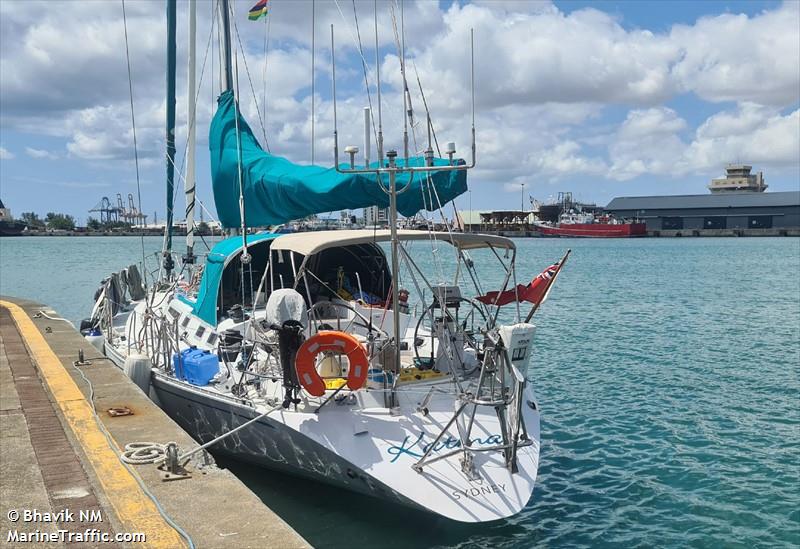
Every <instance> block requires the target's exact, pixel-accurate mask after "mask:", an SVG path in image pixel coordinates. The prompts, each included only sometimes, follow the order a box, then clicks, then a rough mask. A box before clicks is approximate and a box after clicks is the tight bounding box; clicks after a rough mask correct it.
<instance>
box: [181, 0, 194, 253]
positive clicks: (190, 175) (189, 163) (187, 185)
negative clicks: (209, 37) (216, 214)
mask: <svg viewBox="0 0 800 549" xmlns="http://www.w3.org/2000/svg"><path fill="white" fill-rule="evenodd" d="M196 23H197V3H196V0H189V74H188V78H187V82H188V89H187V95H188V96H189V97H188V99H189V113H188V116H187V117H186V120H187V123H188V124H189V135H188V144H187V146H186V179H185V180H184V185H183V190H184V194H185V195H186V257H184V258H183V260H184V262H185V263H194V229H195V227H194V193H195V175H194V167H195V166H194V164H195V160H194V153H195V129H196V125H197V124H196V116H197V105H196V101H195V65H196V61H195V57H196V52H195V49H196V40H195V35H196V31H197V28H196V27H197V24H196Z"/></svg>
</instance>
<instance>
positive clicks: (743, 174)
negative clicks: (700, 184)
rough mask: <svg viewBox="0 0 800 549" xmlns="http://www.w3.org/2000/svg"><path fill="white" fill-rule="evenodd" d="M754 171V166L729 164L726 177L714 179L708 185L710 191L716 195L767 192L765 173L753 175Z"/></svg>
mask: <svg viewBox="0 0 800 549" xmlns="http://www.w3.org/2000/svg"><path fill="white" fill-rule="evenodd" d="M752 169H753V166H747V165H745V164H728V166H727V167H726V168H725V171H726V172H727V174H726V176H725V177H720V178H718V179H712V180H711V183H709V185H708V190H710V191H711V192H712V193H714V194H716V193H732V192H750V193H763V192H764V191H765V190H767V184H766V183H764V173H763V172H758V173H757V174H756V175H751V174H750V170H752Z"/></svg>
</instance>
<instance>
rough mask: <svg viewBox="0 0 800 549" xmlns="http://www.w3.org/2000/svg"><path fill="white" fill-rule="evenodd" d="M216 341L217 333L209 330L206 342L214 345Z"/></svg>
mask: <svg viewBox="0 0 800 549" xmlns="http://www.w3.org/2000/svg"><path fill="white" fill-rule="evenodd" d="M216 342H217V334H216V333H215V332H211V333H210V334H209V335H208V344H209V345H214V344H215V343H216Z"/></svg>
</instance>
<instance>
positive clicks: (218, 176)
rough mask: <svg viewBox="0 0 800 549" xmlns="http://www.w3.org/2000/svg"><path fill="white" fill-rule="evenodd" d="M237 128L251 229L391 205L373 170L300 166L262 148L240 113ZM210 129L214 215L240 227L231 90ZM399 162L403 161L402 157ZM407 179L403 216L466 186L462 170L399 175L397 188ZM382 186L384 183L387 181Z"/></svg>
mask: <svg viewBox="0 0 800 549" xmlns="http://www.w3.org/2000/svg"><path fill="white" fill-rule="evenodd" d="M239 132H240V135H241V160H242V183H243V187H244V198H245V221H246V222H247V226H249V227H260V226H267V225H277V224H280V223H286V222H287V221H291V220H293V219H301V218H303V217H306V216H309V215H311V214H317V213H323V212H334V211H339V210H349V209H356V208H364V207H367V206H380V207H387V206H388V205H389V196H388V195H387V194H386V193H385V192H383V191H382V190H381V188H380V187H379V185H378V181H377V176H375V175H373V174H341V173H339V172H337V171H336V169H335V168H323V167H320V166H300V165H297V164H293V163H292V162H289V161H288V160H286V159H285V158H281V157H279V156H274V155H272V154H269V153H268V152H266V151H264V150H262V149H261V146H260V145H259V144H258V140H256V138H255V136H254V135H253V132H252V130H251V129H250V126H248V124H247V122H245V120H244V118H242V116H241V114H240V115H239ZM209 133H210V135H209V148H210V149H211V178H212V184H213V188H214V201H215V203H216V206H217V215H218V216H219V221H220V223H222V225H223V226H225V227H239V226H240V225H241V221H240V218H239V174H238V152H239V151H238V150H237V143H236V108H235V105H234V97H233V93H232V92H230V91H226V92H223V93H222V95H220V97H219V100H218V108H217V112H216V114H215V115H214V119H213V120H212V121H211V130H210V132H209ZM399 162H400V164H401V165H402V162H403V160H399ZM460 162H461V161H460ZM435 164H436V165H439V166H443V165H447V164H448V161H447V160H443V159H441V158H437V159H435ZM375 165H377V164H375ZM409 165H410V166H423V165H424V159H423V158H421V157H414V158H410V159H409ZM384 177H388V176H384ZM409 179H411V187H410V188H409V189H408V190H407V191H406V192H404V193H402V194H400V195H398V197H397V210H398V211H399V212H400V213H401V214H403V215H405V216H411V215H414V214H415V213H417V212H418V211H420V210H422V209H425V210H429V211H434V210H436V209H437V208H439V206H440V205H442V206H444V205H445V204H446V203H447V202H449V201H450V200H452V199H454V198H455V197H457V196H459V195H460V194H462V193H464V192H465V191H466V190H467V175H466V170H452V171H438V172H433V173H432V174H431V176H430V178H428V177H427V176H426V175H425V174H415V175H413V176H412V175H411V174H399V175H398V177H397V186H398V188H402V187H404V186H405V185H406V184H407V183H408V182H409ZM384 185H386V186H388V179H387V180H386V181H384Z"/></svg>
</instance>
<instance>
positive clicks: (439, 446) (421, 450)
mask: <svg viewBox="0 0 800 549" xmlns="http://www.w3.org/2000/svg"><path fill="white" fill-rule="evenodd" d="M424 436H425V433H424V432H420V433H419V436H417V438H416V439H412V437H410V436H407V437H406V438H405V439H403V442H402V444H401V445H400V446H389V448H387V449H386V452H387V453H388V454H389V455H390V456H394V457H393V458H392V461H391V463H394V462H395V461H397V460H398V459H399V458H400V456H402V455H408V456H411V457H412V458H417V459H419V458H421V457H422V456H423V455H425V452H427V451H428V448H430V446H431V444H432V443H430V442H428V443H423V442H422V438H423V437H424ZM502 443H503V439H502V437H501V436H500V435H489V436H487V437H486V438H485V439H481V438H473V439H470V441H469V445H470V446H497V445H499V444H502ZM460 447H461V440H460V439H457V438H454V437H452V436H450V435H448V436H447V437H442V438H441V439H440V440H439V442H437V443H436V444H435V445H434V446H433V449H432V450H431V451H432V452H441V451H442V450H454V449H456V448H460Z"/></svg>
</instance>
